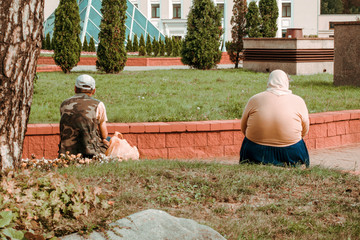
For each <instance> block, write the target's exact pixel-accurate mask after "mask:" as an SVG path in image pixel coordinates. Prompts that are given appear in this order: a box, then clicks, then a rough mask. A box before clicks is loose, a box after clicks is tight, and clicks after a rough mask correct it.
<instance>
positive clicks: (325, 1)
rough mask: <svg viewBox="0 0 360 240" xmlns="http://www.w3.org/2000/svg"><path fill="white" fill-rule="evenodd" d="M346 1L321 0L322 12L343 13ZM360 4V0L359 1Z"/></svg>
mask: <svg viewBox="0 0 360 240" xmlns="http://www.w3.org/2000/svg"><path fill="white" fill-rule="evenodd" d="M344 2H345V3H346V4H347V1H342V0H321V14H341V13H343V12H344ZM359 6H360V2H359Z"/></svg>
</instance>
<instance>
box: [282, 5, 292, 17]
mask: <svg viewBox="0 0 360 240" xmlns="http://www.w3.org/2000/svg"><path fill="white" fill-rule="evenodd" d="M282 17H291V3H283V4H282Z"/></svg>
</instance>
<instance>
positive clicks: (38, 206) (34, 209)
mask: <svg viewBox="0 0 360 240" xmlns="http://www.w3.org/2000/svg"><path fill="white" fill-rule="evenodd" d="M0 193H1V194H0V211H4V210H6V211H8V212H11V213H13V215H12V216H11V218H10V217H8V218H9V219H10V221H11V222H13V224H12V225H14V226H15V228H16V229H18V230H21V231H22V232H23V233H26V232H30V233H31V234H35V235H38V236H45V237H46V238H51V237H53V236H61V235H63V234H69V233H72V232H76V231H79V230H81V229H82V230H85V229H83V226H81V227H80V226H79V224H77V223H76V222H82V223H84V222H86V221H87V220H86V218H87V217H89V213H90V212H92V211H94V210H95V209H97V208H98V209H106V208H108V207H109V204H108V202H107V201H106V200H104V197H105V195H104V194H102V192H101V189H100V188H99V187H96V186H95V187H89V186H84V185H82V184H80V183H79V182H78V180H77V179H75V178H74V177H69V176H66V175H60V174H58V173H56V172H47V173H44V172H40V171H30V170H23V171H19V172H9V173H8V174H7V175H3V176H1V183H0ZM0 214H1V213H0ZM1 215H3V214H1ZM3 220H4V216H3ZM3 220H2V221H3ZM0 222H1V221H0ZM83 225H84V224H83ZM1 226H3V225H1ZM1 226H0V227H1ZM20 239H21V238H20Z"/></svg>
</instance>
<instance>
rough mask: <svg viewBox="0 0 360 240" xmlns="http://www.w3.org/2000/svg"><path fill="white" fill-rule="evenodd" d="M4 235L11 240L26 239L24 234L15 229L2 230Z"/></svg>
mask: <svg viewBox="0 0 360 240" xmlns="http://www.w3.org/2000/svg"><path fill="white" fill-rule="evenodd" d="M2 233H3V234H4V235H5V236H7V237H9V238H11V239H19V240H22V239H23V238H24V233H23V232H21V231H18V230H15V229H13V228H5V229H3V230H2Z"/></svg>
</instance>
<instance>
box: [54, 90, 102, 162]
mask: <svg viewBox="0 0 360 240" xmlns="http://www.w3.org/2000/svg"><path fill="white" fill-rule="evenodd" d="M99 103H100V101H99V100H96V99H94V98H91V97H89V96H88V95H86V94H84V93H79V94H76V95H74V96H73V97H71V98H69V99H66V100H65V101H64V102H63V103H62V104H61V106H60V114H61V119H60V144H59V154H61V153H66V152H67V151H69V152H70V154H78V153H82V154H83V156H84V157H90V158H91V157H92V156H94V155H96V154H99V153H105V151H106V149H107V145H106V144H104V143H103V142H102V139H101V137H100V132H99V130H98V125H99V122H98V120H97V119H96V109H97V107H98V105H99Z"/></svg>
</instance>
